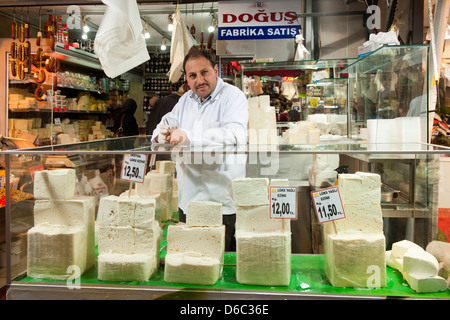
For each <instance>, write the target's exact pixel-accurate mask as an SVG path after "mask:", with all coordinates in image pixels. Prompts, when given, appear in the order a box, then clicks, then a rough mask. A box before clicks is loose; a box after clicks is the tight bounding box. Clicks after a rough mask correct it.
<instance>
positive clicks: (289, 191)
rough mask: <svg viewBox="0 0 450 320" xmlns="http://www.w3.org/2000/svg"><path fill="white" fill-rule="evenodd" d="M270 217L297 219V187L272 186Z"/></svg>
mask: <svg viewBox="0 0 450 320" xmlns="http://www.w3.org/2000/svg"><path fill="white" fill-rule="evenodd" d="M270 218H271V219H297V188H295V187H270Z"/></svg>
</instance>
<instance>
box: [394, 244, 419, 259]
mask: <svg viewBox="0 0 450 320" xmlns="http://www.w3.org/2000/svg"><path fill="white" fill-rule="evenodd" d="M408 251H417V252H422V251H423V248H422V247H421V246H419V245H418V244H415V243H414V242H412V241H409V240H401V241H397V242H394V243H393V244H392V256H393V257H396V258H403V256H404V255H405V253H406V252H408Z"/></svg>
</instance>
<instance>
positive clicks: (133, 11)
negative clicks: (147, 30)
mask: <svg viewBox="0 0 450 320" xmlns="http://www.w3.org/2000/svg"><path fill="white" fill-rule="evenodd" d="M102 2H103V3H104V4H105V5H107V6H108V7H107V9H106V12H105V14H104V16H103V19H102V22H101V24H100V27H99V29H98V31H97V34H96V36H95V40H94V52H95V54H96V55H97V56H98V59H99V60H100V63H101V65H102V68H103V70H104V71H105V74H106V75H107V76H108V77H110V78H115V77H117V76H119V75H121V74H123V73H125V72H127V71H128V70H131V69H133V68H135V67H137V66H138V65H140V64H142V63H144V62H145V61H147V60H149V59H150V56H149V54H148V51H147V45H146V43H145V38H144V36H143V34H142V29H143V28H142V22H141V17H140V15H139V9H138V7H137V3H136V0H125V1H124V0H102Z"/></svg>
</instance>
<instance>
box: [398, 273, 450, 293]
mask: <svg viewBox="0 0 450 320" xmlns="http://www.w3.org/2000/svg"><path fill="white" fill-rule="evenodd" d="M405 278H406V281H407V282H408V284H409V286H410V287H411V289H413V290H414V291H416V292H418V293H428V292H442V291H445V290H447V288H448V283H447V281H446V280H445V279H444V278H442V277H440V276H437V275H435V276H430V277H424V276H419V275H415V274H412V273H405Z"/></svg>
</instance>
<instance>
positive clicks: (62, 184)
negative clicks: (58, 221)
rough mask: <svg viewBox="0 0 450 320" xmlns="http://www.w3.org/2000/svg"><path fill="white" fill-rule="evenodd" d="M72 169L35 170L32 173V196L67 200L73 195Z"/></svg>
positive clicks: (73, 178)
mask: <svg viewBox="0 0 450 320" xmlns="http://www.w3.org/2000/svg"><path fill="white" fill-rule="evenodd" d="M75 183H76V176H75V170H74V169H55V170H43V171H37V172H36V173H35V174H34V192H33V194H34V198H35V199H52V200H67V199H71V198H73V197H74V196H75Z"/></svg>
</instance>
